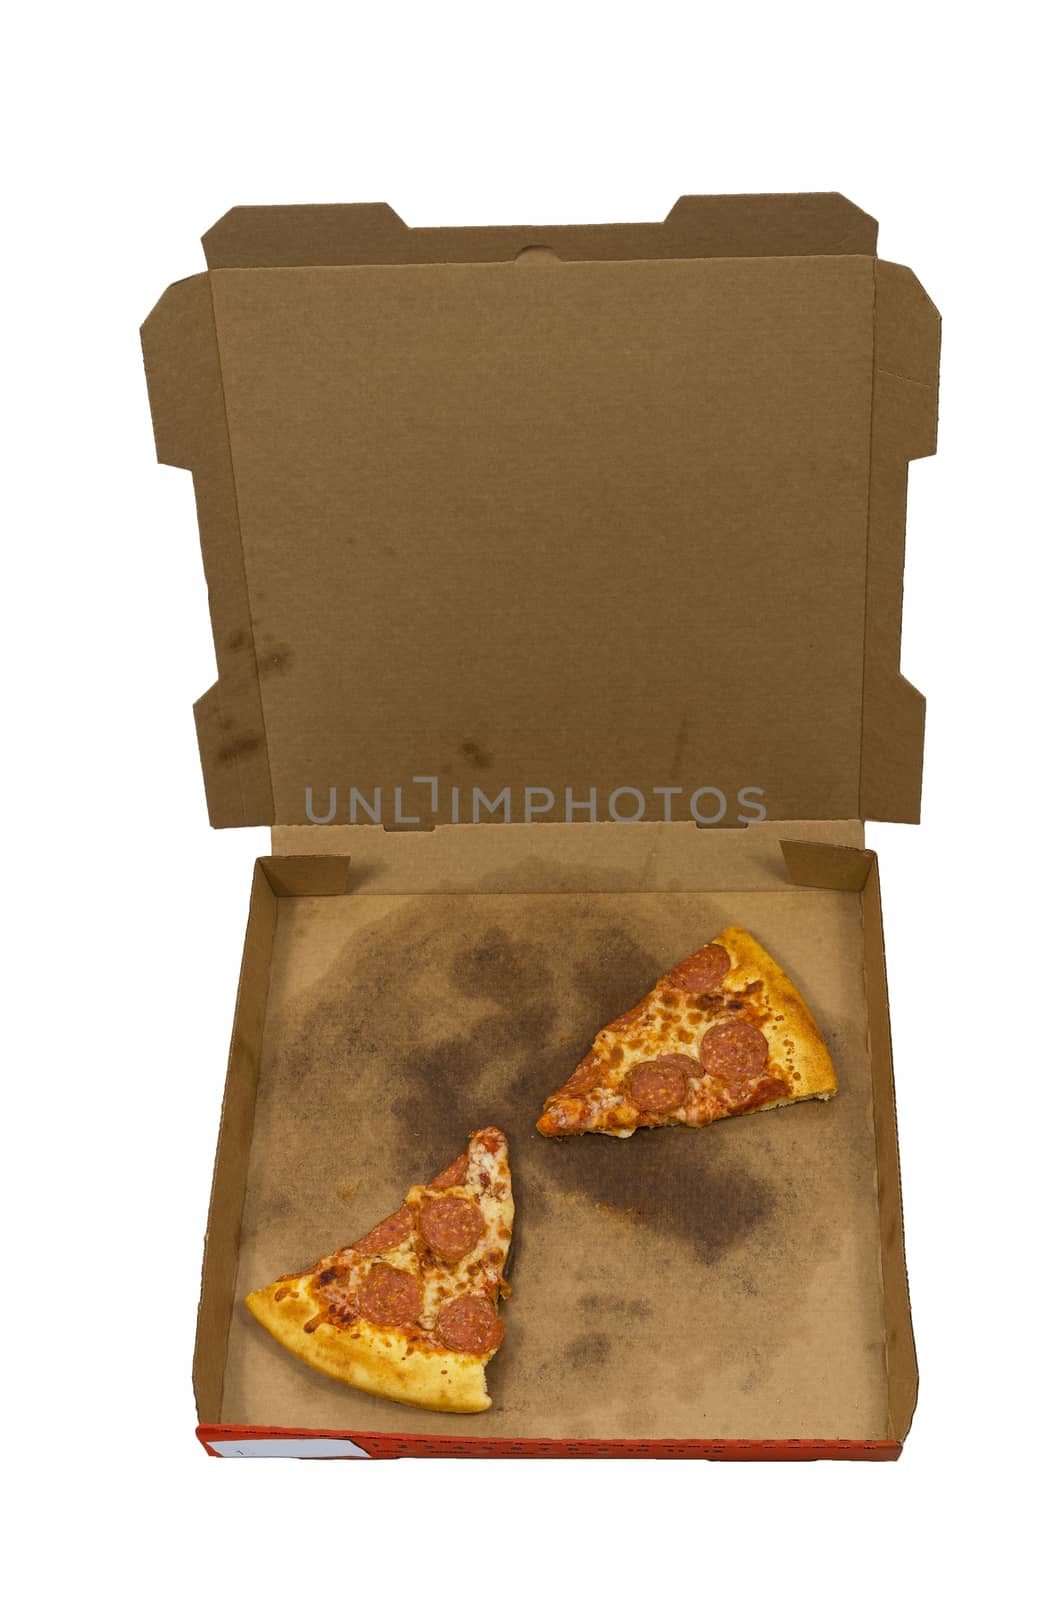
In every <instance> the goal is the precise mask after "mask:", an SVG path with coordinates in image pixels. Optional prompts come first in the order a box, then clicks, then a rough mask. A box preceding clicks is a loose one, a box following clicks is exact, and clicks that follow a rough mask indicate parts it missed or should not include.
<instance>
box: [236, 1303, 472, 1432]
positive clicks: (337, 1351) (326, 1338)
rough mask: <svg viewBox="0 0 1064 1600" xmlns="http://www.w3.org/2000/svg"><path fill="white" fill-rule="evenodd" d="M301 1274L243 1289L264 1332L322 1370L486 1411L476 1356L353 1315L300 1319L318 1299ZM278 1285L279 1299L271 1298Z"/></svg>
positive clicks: (384, 1389)
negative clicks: (345, 1322) (338, 1320)
mask: <svg viewBox="0 0 1064 1600" xmlns="http://www.w3.org/2000/svg"><path fill="white" fill-rule="evenodd" d="M307 1282H308V1280H307V1279H305V1278H296V1279H293V1278H286V1279H282V1280H281V1281H280V1282H279V1283H272V1284H270V1286H269V1287H268V1288H266V1289H258V1290H256V1291H255V1293H254V1294H249V1295H248V1297H247V1300H246V1302H245V1304H246V1305H247V1307H248V1310H249V1311H250V1312H251V1314H252V1316H253V1317H255V1318H257V1320H258V1321H259V1322H261V1324H262V1326H263V1327H264V1328H265V1329H266V1330H267V1332H269V1333H272V1334H273V1337H274V1338H275V1339H277V1340H278V1341H279V1343H281V1344H283V1345H284V1346H285V1348H286V1349H288V1350H291V1352H292V1354H293V1355H297V1356H299V1358H300V1360H302V1361H305V1362H306V1363H307V1365H308V1366H311V1367H314V1368H316V1370H317V1371H318V1372H324V1373H325V1374H326V1375H327V1376H328V1377H330V1378H338V1379H339V1380H340V1382H341V1383H347V1384H350V1385H351V1387H352V1388H353V1389H362V1390H364V1391H365V1392H366V1393H367V1394H376V1395H380V1396H381V1397H382V1398H383V1399H385V1400H399V1401H402V1403H403V1404H404V1405H408V1406H420V1407H421V1409H422V1410H424V1411H463V1412H465V1411H487V1409H488V1407H489V1406H490V1405H491V1400H490V1398H489V1396H488V1391H487V1385H486V1383H485V1381H484V1367H485V1365H486V1363H485V1361H484V1359H482V1358H481V1357H479V1356H472V1355H456V1354H454V1353H453V1352H452V1351H450V1350H441V1351H432V1350H426V1349H423V1348H419V1347H417V1346H415V1345H413V1344H412V1343H411V1342H410V1341H409V1340H408V1339H407V1337H406V1335H405V1334H404V1333H403V1332H402V1331H401V1329H398V1328H394V1329H392V1328H375V1327H373V1326H372V1325H371V1324H370V1323H367V1322H358V1323H357V1324H355V1326H354V1327H353V1328H351V1329H341V1328H336V1327H334V1326H333V1325H332V1324H331V1323H327V1322H323V1323H319V1325H318V1326H317V1327H316V1328H315V1329H314V1331H313V1332H312V1333H308V1332H307V1327H306V1325H307V1323H308V1322H310V1321H312V1319H313V1318H314V1317H315V1316H317V1314H318V1312H319V1309H320V1308H319V1307H318V1305H317V1304H316V1302H315V1301H314V1300H313V1299H312V1298H311V1296H310V1294H309V1293H308V1290H307ZM278 1293H281V1295H282V1297H281V1299H278V1298H277V1295H278Z"/></svg>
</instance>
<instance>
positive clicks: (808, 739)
mask: <svg viewBox="0 0 1064 1600" xmlns="http://www.w3.org/2000/svg"><path fill="white" fill-rule="evenodd" d="M875 241H876V224H875V223H874V222H873V220H872V219H871V218H870V217H868V216H867V215H866V214H865V213H864V212H862V211H860V210H859V209H858V208H857V207H856V206H854V205H853V204H851V203H850V202H849V201H847V200H845V199H844V198H843V197H841V196H839V195H830V194H824V195H786V196H728V197H722V198H712V197H689V198H687V199H685V200H681V201H680V202H679V203H678V204H677V205H676V206H675V207H674V209H673V210H672V212H670V214H669V216H668V217H667V218H666V220H665V221H664V222H662V223H654V224H645V225H644V224H640V225H635V224H631V225H630V224H624V225H618V226H605V227H604V226H593V227H560V228H549V227H535V228H517V227H512V228H511V227H506V228H469V229H466V228H463V229H421V228H408V227H407V226H406V225H405V224H404V223H403V222H402V221H401V220H400V219H399V217H397V216H396V214H395V213H394V212H393V211H392V210H391V209H390V208H388V207H387V206H381V205H343V206H310V207H300V206H295V207H288V206H281V207H250V208H248V207H244V208H237V209H236V210H234V211H231V212H229V213H228V214H227V216H225V217H224V218H223V219H222V220H221V221H220V222H219V223H217V224H216V225H215V227H214V228H212V229H211V230H210V232H209V233H208V234H207V235H206V238H205V241H204V243H205V250H206V258H207V270H206V271H205V272H204V273H202V274H200V275H199V276H196V277H193V278H190V279H186V280H184V281H183V282H180V283H177V284H175V285H173V286H172V287H171V288H170V289H169V290H167V291H166V293H165V294H164V295H163V297H162V299H161V300H160V302H159V303H158V305H157V306H156V308H155V310H154V311H153V312H152V314H151V315H150V317H149V318H148V321H147V322H146V324H145V326H144V330H143V338H144V352H145V362H146V368H147V375H148V386H149V392H150V398H151V407H152V415H153V421H154V427H155V436H156V443H157V448H158V455H159V459H160V460H161V461H163V462H165V463H168V464H170V465H173V466H179V467H182V468H185V469H187V470H189V471H191V473H192V475H193V480H194V484H195V490H196V503H197V508H198V516H199V526H200V538H201V543H202V549H203V559H204V566H205V571H206V577H207V586H208V594H209V601H210V609H211V620H212V626H213V632H214V639H215V645H216V651H217V659H218V681H217V683H216V684H215V685H214V686H213V687H212V688H210V689H209V690H208V691H207V693H206V694H205V695H204V696H203V697H202V698H201V699H200V701H199V702H198V703H197V705H196V722H197V729H198V735H199V743H200V753H201V759H202V765H203V772H204V779H205V785H206V791H207V803H208V811H209V815H210V820H211V822H212V823H213V824H214V825H215V826H218V827H233V826H248V825H256V824H269V825H270V826H271V827H272V829H273V835H272V854H271V855H270V856H268V857H266V858H263V859H261V860H259V861H257V862H256V863H255V866H254V870H253V880H252V891H251V908H250V915H249V920H248V930H247V938H246V944H245V950H244V959H243V967H242V973H241V980H240V988H239V994H238V998H237V1004H236V1017H235V1024H234V1031H233V1039H232V1045H231V1050H230V1057H229V1070H228V1077H227V1081H226V1087H225V1096H224V1103H223V1110H222V1118H221V1131H220V1136H219V1143H218V1157H217V1163H216V1169H215V1177H214V1185H213V1191H212V1196H211V1202H210V1213H209V1219H208V1229H207V1238H206V1249H205V1257H204V1270H203V1287H202V1299H201V1306H200V1318H199V1328H198V1336H197V1344H196V1353H195V1360H194V1388H195V1395H196V1404H197V1408H198V1416H199V1428H198V1432H199V1437H200V1438H201V1440H202V1441H203V1443H204V1445H205V1446H206V1448H207V1450H208V1452H209V1453H210V1454H212V1455H241V1456H249V1455H299V1456H319V1457H320V1456H336V1457H351V1456H357V1457H376V1456H380V1457H396V1456H402V1455H423V1456H427V1455H446V1456H459V1455H460V1456H469V1455H491V1456H498V1455H515V1456H530V1455H532V1456H560V1455H607V1456H631V1455H651V1456H693V1457H704V1458H743V1457H752V1458H760V1459H811V1458H816V1457H842V1458H851V1459H876V1460H879V1459H889V1458H893V1457H895V1456H897V1455H898V1453H899V1451H900V1449H901V1445H902V1441H903V1440H904V1438H905V1436H906V1433H907V1431H908V1428H909V1424H910V1421H911V1417H912V1413H913V1407H914V1404H915V1397H916V1363H915V1354H914V1347H913V1338H912V1331H911V1324H910V1313H909V1303H908V1293H907V1287H906V1275H905V1261H904V1250H903V1242H902V1226H901V1195H900V1179H899V1167H898V1154H897V1139H896V1130H895V1115H894V1097H893V1087H892V1063H891V1050H890V1028H889V1015H888V1006H887V988H886V976H885V960H884V951H883V937H882V924H881V916H880V906H879V880H878V868H877V863H876V859H875V856H874V854H873V853H872V852H871V851H869V850H867V849H865V847H864V838H863V821H864V820H865V819H868V818H875V819H879V820H885V821H908V822H915V821H917V820H918V816H919V797H920V778H921V765H922V746H923V700H922V697H921V696H920V695H919V693H918V692H917V691H916V690H915V689H914V688H913V687H912V686H911V685H910V684H909V683H908V682H907V681H906V680H905V679H904V678H903V677H902V676H901V674H900V671H899V649H900V631H901V596H902V571H903V547H904V524H905V496H906V473H907V466H908V462H909V461H910V460H912V459H914V458H916V457H918V456H923V455H928V454H930V453H932V452H933V450H934V443H935V426H936V405H937V368H938V318H937V314H936V312H935V310H934V308H933V306H932V305H931V304H930V302H929V300H928V298H927V296H926V295H925V293H924V291H923V290H922V289H921V287H920V285H919V284H918V282H917V281H916V279H915V278H914V277H913V275H912V274H911V273H910V272H909V271H908V270H907V269H906V268H904V267H900V266H896V265H893V264H890V263H886V262H882V261H879V260H878V259H877V257H876V253H875ZM732 923H740V924H742V925H743V926H745V927H747V928H748V929H749V930H750V931H751V932H752V933H753V934H754V935H755V936H756V937H757V938H758V939H759V940H760V941H761V942H762V943H763V944H764V945H765V946H766V947H767V948H768V949H769V951H770V952H771V953H772V954H773V955H774V956H775V957H776V958H777V960H778V961H779V962H780V963H781V964H782V965H783V967H784V968H785V970H787V971H788V973H789V974H790V975H791V976H792V978H793V979H794V980H795V982H796V983H797V984H798V987H799V988H800V990H801V991H802V993H803V994H804V996H805V997H806V999H807V1001H808V1002H809V1004H810V1007H811V1009H812V1011H813V1013H814V1015H815V1017H816V1018H817V1021H818V1022H819V1024H820V1027H821V1029H822V1031H823V1033H824V1036H825V1038H826V1041H827V1043H828V1045H829V1048H830V1050H831V1052H832V1055H833V1058H834V1061H835V1065H836V1069H837V1072H838V1077H839V1092H838V1095H837V1097H836V1098H835V1099H833V1100H831V1101H828V1102H810V1103H807V1104H803V1105H800V1106H796V1107H794V1108H788V1109H787V1110H786V1111H785V1112H784V1114H783V1115H778V1116H756V1117H742V1118H736V1119H734V1120H732V1121H728V1122H723V1123H720V1124H718V1125H716V1126H714V1127H713V1128H711V1129H708V1130H704V1131H701V1132H699V1133H693V1132H692V1131H691V1130H688V1129H684V1128H675V1129H666V1130H658V1131H655V1132H653V1133H645V1134H639V1135H637V1136H636V1137H635V1138H634V1139H631V1140H624V1141H622V1140H612V1139H605V1138H601V1137H596V1136H588V1137H585V1138H581V1139H568V1140H553V1141H552V1140H545V1139H543V1138H542V1137H541V1136H540V1135H539V1134H538V1133H537V1132H536V1131H535V1126H534V1124H535V1120H536V1117H537V1115H538V1112H539V1109H540V1105H541V1102H542V1100H543V1099H544V1097H545V1096H546V1094H547V1093H549V1092H550V1091H551V1090H553V1089H554V1088H556V1087H557V1086H558V1085H559V1084H560V1083H561V1082H562V1081H563V1080H564V1079H565V1078H566V1077H567V1076H568V1073H569V1071H570V1070H571V1069H572V1067H573V1066H574V1065H575V1063H576V1062H577V1061H578V1060H579V1059H580V1057H581V1056H582V1055H583V1054H584V1052H585V1050H586V1049H587V1047H588V1045H589V1044H590V1042H591V1039H592V1037H593V1035H594V1033H595V1032H596V1030H597V1029H598V1028H599V1027H600V1026H602V1025H603V1023H604V1022H606V1021H608V1020H609V1019H610V1018H611V1017H613V1016H615V1015H617V1014H619V1013H620V1012H622V1011H624V1010H625V1009H627V1008H628V1007H629V1006H631V1005H632V1004H633V1003H634V1002H635V1001H637V1000H638V999H639V998H641V996H642V995H643V994H644V993H645V992H646V991H647V990H648V989H650V988H651V987H652V985H653V984H654V982H655V981H656V979H657V977H658V976H659V975H660V974H661V973H662V972H663V971H665V970H667V969H668V968H669V967H671V966H672V965H673V964H674V963H675V961H676V960H678V959H679V958H680V957H681V956H683V955H685V954H686V953H687V952H688V951H689V950H690V949H693V948H694V947H695V946H697V945H699V944H701V943H703V942H705V941H706V940H708V939H711V938H712V937H713V936H714V935H715V934H716V933H717V932H719V931H721V930H722V929H723V928H724V927H726V926H727V925H729V924H732ZM488 1122H496V1123H498V1124H499V1125H500V1126H502V1127H503V1128H504V1129H505V1131H506V1133H507V1134H508V1136H509V1139H510V1144H511V1159H512V1166H513V1172H514V1187H515V1198H516V1203H517V1208H518V1210H517V1223H516V1227H515V1236H514V1249H513V1253H512V1256H511V1262H510V1269H509V1271H508V1276H510V1278H511V1280H512V1284H513V1297H512V1299H511V1300H510V1301H509V1302H508V1305H507V1307H506V1312H505V1321H506V1327H507V1337H506V1340H505V1342H504V1344H503V1346H502V1348H501V1350H500V1351H499V1353H498V1354H497V1355H496V1357H495V1358H494V1360H493V1361H492V1363H491V1365H490V1366H489V1368H488V1381H489V1389H490V1392H491V1394H492V1397H493V1402H494V1403H493V1406H492V1409H491V1410H489V1411H487V1412H485V1413H482V1414H479V1415H475V1416H449V1415H444V1414H439V1413H433V1412H421V1411H411V1410H407V1409H404V1408H402V1407H399V1406H397V1405H395V1404H393V1403H391V1402H388V1401H385V1400H382V1399H378V1398H375V1397H372V1396H368V1395H363V1394H361V1393H359V1392H357V1391H354V1390H349V1389H346V1388H344V1387H342V1386H341V1385H338V1384H336V1383H334V1382H332V1381H331V1380H329V1379H328V1378H325V1377H323V1376H320V1375H319V1374H317V1373H315V1372H313V1371H312V1370H310V1369H309V1368H306V1367H304V1366H303V1365H301V1364H300V1363H299V1362H297V1361H296V1360H295V1359H293V1358H292V1357H291V1356H290V1355H289V1354H288V1353H287V1352H285V1351H284V1350H282V1349H281V1347H280V1346H278V1345H276V1344H275V1343H274V1342H273V1341H272V1340H270V1339H269V1338H268V1337H267V1336H266V1335H265V1334H264V1333H263V1332H262V1330H261V1329H259V1328H258V1326H257V1324H255V1323H254V1322H253V1320H252V1318H251V1316H250V1314H249V1313H248V1312H247V1311H246V1309H245V1307H244V1304H243V1300H244V1295H245V1294H246V1293H247V1292H248V1291H249V1290H250V1289H252V1288H257V1287H260V1286H261V1285H262V1284H264V1283H267V1282H269V1281H271V1280H272V1279H273V1278H275V1277H277V1276H278V1275H279V1274H281V1273H282V1272H285V1271H291V1270H295V1269H297V1268H299V1267H300V1266H302V1265H303V1264H305V1263H306V1262H308V1261H312V1260H314V1259H316V1258H318V1257H319V1256H321V1255H322V1254H324V1253H326V1252H328V1251H329V1250H332V1249H334V1248H336V1247H337V1246H338V1245H340V1244H342V1243H346V1242H348V1241H349V1240H350V1239H352V1238H355V1237H357V1236H358V1235H359V1234H360V1233H362V1232H364V1231H365V1229H366V1228H367V1227H369V1226H370V1225H371V1224H372V1223H374V1222H375V1221H376V1220H377V1219H378V1218H379V1217H381V1216H384V1215H386V1214H387V1213H389V1212H390V1211H391V1210H393V1209H394V1208H395V1206H396V1204H397V1203H398V1201H399V1200H400V1199H401V1197H402V1195H403V1193H405V1191H406V1189H407V1187H408V1186H409V1185H410V1184H411V1183H415V1182H419V1181H424V1180H426V1179H427V1178H428V1177H429V1176H430V1175H431V1174H432V1173H433V1172H435V1171H437V1170H439V1169H440V1168H441V1167H443V1166H445V1165H446V1164H447V1163H448V1162H449V1161H450V1160H451V1159H452V1158H453V1156H454V1155H455V1154H456V1153H457V1151H458V1150H460V1149H461V1148H462V1146H463V1145H464V1141H465V1137H466V1135H467V1133H468V1131H469V1130H470V1128H473V1127H476V1126H483V1125H484V1124H485V1123H488Z"/></svg>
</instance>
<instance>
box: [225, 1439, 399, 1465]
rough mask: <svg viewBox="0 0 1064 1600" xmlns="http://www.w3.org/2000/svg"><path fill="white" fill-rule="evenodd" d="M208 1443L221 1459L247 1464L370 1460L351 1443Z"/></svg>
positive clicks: (265, 1440)
mask: <svg viewBox="0 0 1064 1600" xmlns="http://www.w3.org/2000/svg"><path fill="white" fill-rule="evenodd" d="M207 1443H208V1444H209V1445H210V1447H211V1449H212V1450H217V1452H218V1454H219V1455H220V1456H243V1457H244V1458H245V1459H247V1460H256V1459H258V1460H262V1459H265V1458H266V1457H270V1456H274V1457H276V1456H286V1457H290V1458H291V1459H292V1460H294V1461H322V1460H329V1459H332V1458H334V1457H339V1456H363V1457H364V1458H365V1459H366V1460H367V1461H369V1460H371V1459H372V1458H371V1456H370V1453H369V1451H368V1450H363V1449H362V1446H361V1445H357V1444H352V1442H351V1440H350V1439H208V1440H207Z"/></svg>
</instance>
